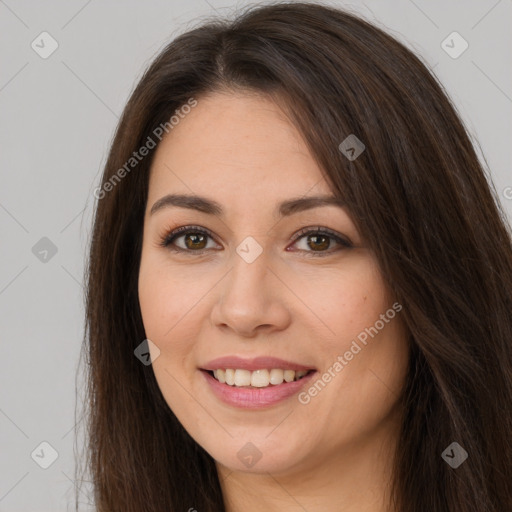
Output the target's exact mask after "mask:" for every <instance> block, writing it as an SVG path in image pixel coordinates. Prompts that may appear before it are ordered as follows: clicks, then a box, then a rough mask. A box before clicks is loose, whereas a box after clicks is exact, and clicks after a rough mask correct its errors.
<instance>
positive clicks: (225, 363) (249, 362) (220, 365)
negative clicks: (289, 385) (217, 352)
mask: <svg viewBox="0 0 512 512" xmlns="http://www.w3.org/2000/svg"><path fill="white" fill-rule="evenodd" d="M228 368H231V369H235V370H236V369H240V370H250V371H255V370H262V369H267V370H268V369H272V368H279V369H282V370H299V371H300V370H314V369H315V368H313V367H311V366H305V365H303V364H299V363H294V362H293V361H285V360H284V359H279V358H276V357H267V356H260V357H255V358H252V359H242V358H241V357H236V356H224V357H219V358H217V359H213V360H212V361H209V362H208V363H206V364H205V365H204V366H202V367H201V369H202V370H210V371H212V370H219V369H228Z"/></svg>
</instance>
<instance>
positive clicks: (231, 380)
mask: <svg viewBox="0 0 512 512" xmlns="http://www.w3.org/2000/svg"><path fill="white" fill-rule="evenodd" d="M225 378H226V384H229V385H230V386H234V385H235V370H226V373H225Z"/></svg>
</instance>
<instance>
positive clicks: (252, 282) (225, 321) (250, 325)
mask: <svg viewBox="0 0 512 512" xmlns="http://www.w3.org/2000/svg"><path fill="white" fill-rule="evenodd" d="M222 283H223V284H222V287H221V288H220V291H219V297H218V300H217V301H216V303H215V304H214V306H213V307H212V312H211V320H212V323H213V325H215V326H217V327H218V328H220V329H223V330H224V331H228V330H231V331H232V332H233V333H235V334H236V335H237V336H239V337H246V338H254V337H256V336H258V334H259V333H261V334H270V333H271V332H273V331H279V330H283V329H286V327H287V326H288V325H289V324H290V319H291V315H290V311H289V308H288V307H287V305H286V302H285V300H286V296H287V288H286V286H285V285H284V284H283V282H282V280H280V279H279V278H278V277H277V276H276V273H275V272H274V271H273V270H272V269H271V268H270V267H269V265H268V261H267V258H266V257H265V255H264V253H263V254H261V255H260V256H259V257H258V258H257V259H256V260H255V261H253V262H252V263H248V262H247V261H244V259H243V258H241V257H240V256H239V255H238V254H234V255H233V267H232V269H231V271H230V272H229V273H228V275H227V276H226V277H225V278H224V279H223V280H222ZM288 294H289V292H288Z"/></svg>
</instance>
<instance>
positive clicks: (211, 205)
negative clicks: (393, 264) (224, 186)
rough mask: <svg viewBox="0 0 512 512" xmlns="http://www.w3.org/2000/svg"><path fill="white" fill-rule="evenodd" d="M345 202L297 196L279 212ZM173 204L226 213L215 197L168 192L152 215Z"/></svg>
mask: <svg viewBox="0 0 512 512" xmlns="http://www.w3.org/2000/svg"><path fill="white" fill-rule="evenodd" d="M344 204H345V203H344V201H342V200H341V199H339V198H337V197H335V196H329V195H323V196H309V197H296V198H292V199H288V200H286V201H283V202H282V203H280V204H279V209H278V212H279V216H280V217H287V216H289V215H293V214H294V213H299V212H303V211H305V210H310V209H312V208H318V207H320V206H338V207H340V208H341V207H343V206H344ZM172 206H175V207H179V208H188V209H190V210H197V211H199V212H202V213H207V214H209V215H217V216H219V217H222V215H223V214H224V210H223V209H222V206H221V205H220V204H219V203H218V202H217V201H214V200H213V199H208V198H206V197H202V196H197V195H190V194H167V195H166V196H164V197H162V198H160V199H158V201H156V202H155V203H154V204H153V206H152V207H151V211H150V215H153V214H154V213H156V212H157V211H160V210H163V209H164V208H170V207H172Z"/></svg>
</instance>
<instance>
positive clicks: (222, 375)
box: [213, 370, 226, 384]
mask: <svg viewBox="0 0 512 512" xmlns="http://www.w3.org/2000/svg"><path fill="white" fill-rule="evenodd" d="M213 376H214V377H215V378H216V379H217V380H218V381H219V382H220V383H221V384H224V383H225V382H226V372H225V371H224V370H214V371H213Z"/></svg>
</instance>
